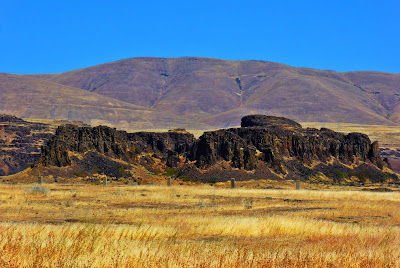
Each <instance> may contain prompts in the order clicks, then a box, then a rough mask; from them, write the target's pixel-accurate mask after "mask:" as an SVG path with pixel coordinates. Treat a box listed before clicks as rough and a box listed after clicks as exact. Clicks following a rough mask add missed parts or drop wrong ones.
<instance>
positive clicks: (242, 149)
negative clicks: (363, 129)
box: [37, 115, 397, 181]
mask: <svg viewBox="0 0 400 268" xmlns="http://www.w3.org/2000/svg"><path fill="white" fill-rule="evenodd" d="M87 152H95V153H97V154H99V155H101V156H102V157H106V158H109V159H119V160H122V161H124V163H129V164H133V165H148V164H149V163H150V164H155V163H158V164H159V165H162V166H164V167H171V168H178V166H179V165H180V167H179V168H180V169H181V171H182V172H181V173H182V174H187V175H188V176H193V177H196V178H197V179H198V178H200V179H201V176H202V175H201V174H206V173H207V172H206V171H208V170H215V172H214V173H216V172H217V170H218V169H219V168H221V169H223V170H226V171H228V170H230V171H229V172H230V173H229V174H233V173H235V172H239V171H240V174H242V175H241V176H242V177H244V178H261V177H262V176H271V177H274V178H276V177H280V178H287V179H289V178H291V179H293V178H297V179H299V178H300V179H309V178H311V177H313V176H314V177H315V176H321V174H322V175H323V176H325V177H335V180H336V179H343V178H349V179H350V178H351V177H357V176H358V177H363V180H364V181H368V180H370V181H379V180H384V179H385V178H389V177H390V178H391V179H394V180H397V176H395V175H393V174H389V175H388V173H387V172H385V171H384V170H383V169H384V167H385V166H386V167H387V165H386V163H385V162H384V161H383V160H382V159H381V157H380V155H379V145H378V143H377V142H374V143H371V141H370V139H369V138H368V136H367V135H365V134H361V133H350V134H347V135H346V134H343V133H337V132H334V131H332V130H329V129H325V128H323V129H321V130H317V129H311V128H307V129H303V128H302V127H301V125H300V124H298V123H296V122H294V121H292V120H289V119H286V118H279V117H270V116H268V117H267V116H260V115H255V116H247V117H244V118H243V119H242V127H241V128H230V129H221V130H216V131H209V132H205V133H204V134H203V135H202V136H200V138H199V139H195V138H194V136H193V135H192V134H190V133H188V132H186V131H169V132H165V133H155V132H137V133H126V132H125V131H118V130H116V129H112V128H109V127H104V126H99V127H93V128H92V127H78V126H75V125H64V126H60V127H59V128H58V129H57V131H56V134H55V136H54V137H52V138H51V139H50V140H49V141H48V143H47V145H46V146H44V147H43V148H42V155H41V157H40V159H39V160H38V162H37V164H38V165H39V164H40V165H43V166H58V167H63V166H69V165H71V164H72V163H73V162H76V163H78V162H79V161H81V162H80V163H81V164H82V163H83V162H82V161H83V160H79V161H78V159H74V157H71V155H74V153H75V154H76V153H77V154H86V153H87ZM85 157H86V158H85ZM85 157H83V158H82V157H81V158H82V159H97V158H96V156H95V155H93V154H90V158H88V156H85ZM99 157H100V156H99ZM98 162H104V163H106V161H105V160H104V161H103V160H102V161H100V160H98ZM182 163H183V164H182ZM85 165H86V166H87V167H88V168H85V170H86V171H87V170H90V169H94V168H97V169H102V167H94V166H93V165H92V164H85ZM107 165H108V166H113V165H112V164H110V163H108V162H107ZM118 168H120V169H121V168H124V169H125V168H127V167H126V166H123V167H119V166H115V165H114V167H113V170H114V171H113V174H117V173H118V172H116V170H117V169H118ZM103 172H104V171H103ZM249 172H250V173H249ZM122 173H123V172H122ZM122 173H121V174H122ZM217 173H218V172H217ZM361 173H362V175H360V174H361ZM257 174H258V175H257ZM265 174H267V175H265ZM268 174H269V175H268ZM371 174H372V175H371ZM257 176H259V177H257ZM222 177H223V176H222ZM380 178H383V179H380Z"/></svg>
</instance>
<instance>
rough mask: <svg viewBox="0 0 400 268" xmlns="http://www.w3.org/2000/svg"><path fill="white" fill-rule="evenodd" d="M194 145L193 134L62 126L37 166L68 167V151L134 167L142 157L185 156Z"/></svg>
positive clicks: (44, 148)
mask: <svg viewBox="0 0 400 268" xmlns="http://www.w3.org/2000/svg"><path fill="white" fill-rule="evenodd" d="M193 142H194V136H193V135H192V134H190V133H178V132H167V133H155V132H137V133H129V134H128V133H126V132H125V131H118V130H116V129H113V128H109V127H105V126H98V127H79V126H76V125H63V126H60V127H58V129H57V130H56V134H55V135H54V136H53V137H52V138H51V139H50V140H49V141H48V142H47V144H46V146H44V147H43V148H42V154H41V158H40V159H39V161H38V163H40V164H42V165H44V166H59V167H63V166H68V165H70V164H71V160H70V158H69V156H68V151H71V152H77V153H84V152H87V151H96V152H98V153H101V154H104V155H106V156H108V157H111V158H117V159H122V160H124V161H127V162H130V163H133V162H135V159H136V156H137V155H138V154H140V153H144V152H147V153H154V154H159V155H160V156H166V155H167V153H168V151H174V152H177V153H178V154H185V152H187V151H189V149H190V148H191V147H192V144H193Z"/></svg>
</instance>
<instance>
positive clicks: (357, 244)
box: [0, 181, 400, 268]
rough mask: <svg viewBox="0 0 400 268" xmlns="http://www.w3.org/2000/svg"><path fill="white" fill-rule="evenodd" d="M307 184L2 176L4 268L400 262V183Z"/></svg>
mask: <svg viewBox="0 0 400 268" xmlns="http://www.w3.org/2000/svg"><path fill="white" fill-rule="evenodd" d="M247 187H258V188H259V189H248V188H247ZM301 188H302V189H301V190H294V189H295V185H294V183H293V182H289V181H287V182H281V183H278V182H276V181H275V182H274V181H258V182H254V181H253V182H248V183H238V184H237V188H236V189H230V188H229V185H228V184H226V183H225V184H224V183H219V184H216V185H215V186H207V185H203V186H176V185H173V186H171V187H167V186H166V185H165V182H164V186H163V185H148V186H138V185H131V186H116V185H113V184H109V185H108V186H107V187H104V186H93V185H92V186H90V185H79V184H78V185H60V184H47V185H42V186H39V185H36V186H35V185H33V184H24V185H6V184H2V185H1V189H0V200H1V202H0V221H1V222H0V252H1V254H0V266H2V267H360V268H361V267H399V266H400V249H399V247H398V245H399V244H400V213H399V209H398V208H399V207H400V192H399V190H400V189H399V188H398V187H397V188H396V187H395V188H393V187H389V186H388V185H375V186H371V187H365V188H355V187H336V188H334V187H332V186H330V187H328V186H318V185H307V184H302V185H301ZM317 188H318V190H317ZM382 191H384V192H382ZM385 191H386V192H385Z"/></svg>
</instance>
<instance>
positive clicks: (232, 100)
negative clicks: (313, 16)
mask: <svg viewBox="0 0 400 268" xmlns="http://www.w3.org/2000/svg"><path fill="white" fill-rule="evenodd" d="M35 76H36V77H38V78H41V79H47V80H48V81H51V82H55V83H59V84H63V85H67V86H71V87H75V88H80V89H84V90H86V91H89V92H92V93H97V94H100V95H103V96H107V97H109V98H114V99H117V100H120V101H124V102H127V103H131V104H134V105H139V106H142V107H146V108H151V109H154V110H157V111H163V113H164V114H172V115H179V116H183V117H184V118H188V119H191V120H196V121H200V122H204V123H207V124H211V125H213V126H216V127H227V126H236V125H238V124H239V122H240V117H242V116H243V115H246V114H252V113H260V114H270V115H278V116H286V117H289V118H292V119H295V120H298V121H314V122H316V121H318V122H349V123H362V124H397V123H398V122H400V106H399V103H400V74H390V73H379V72H348V73H339V72H334V71H326V70H316V69H309V68H294V67H290V66H288V65H284V64H279V63H273V62H266V61H229V60H219V59H211V58H197V57H184V58H169V59H165V58H131V59H125V60H120V61H116V62H111V63H107V64H102V65H97V66H93V67H89V68H85V69H79V70H74V71H70V72H65V73H60V74H48V75H35Z"/></svg>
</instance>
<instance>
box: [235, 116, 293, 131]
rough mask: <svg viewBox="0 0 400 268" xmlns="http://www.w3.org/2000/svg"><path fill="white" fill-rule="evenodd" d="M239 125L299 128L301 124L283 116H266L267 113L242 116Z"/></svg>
mask: <svg viewBox="0 0 400 268" xmlns="http://www.w3.org/2000/svg"><path fill="white" fill-rule="evenodd" d="M240 126H241V127H271V126H279V127H293V128H301V125H300V124H299V123H297V122H295V121H293V120H290V119H287V118H285V117H277V116H268V115H261V114H256V115H248V116H245V117H243V118H242V122H241V124H240Z"/></svg>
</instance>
